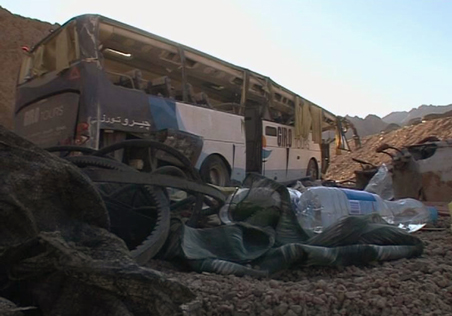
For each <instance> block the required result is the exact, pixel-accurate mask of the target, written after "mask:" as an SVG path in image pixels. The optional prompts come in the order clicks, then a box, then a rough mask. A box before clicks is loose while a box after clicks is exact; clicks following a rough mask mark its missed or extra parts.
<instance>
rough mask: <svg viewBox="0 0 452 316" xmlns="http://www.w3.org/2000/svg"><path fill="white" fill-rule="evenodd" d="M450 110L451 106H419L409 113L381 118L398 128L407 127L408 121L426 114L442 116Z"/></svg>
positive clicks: (392, 114)
mask: <svg viewBox="0 0 452 316" xmlns="http://www.w3.org/2000/svg"><path fill="white" fill-rule="evenodd" d="M451 110H452V104H449V105H425V104H423V105H421V106H420V107H418V108H414V109H412V110H411V111H409V112H407V111H401V112H392V113H389V114H388V115H386V116H385V117H383V118H382V120H383V121H384V122H386V123H388V124H390V123H395V124H398V125H400V126H403V125H407V124H408V123H409V122H410V121H412V120H414V119H417V118H423V117H424V116H426V115H428V114H443V113H446V112H448V111H451Z"/></svg>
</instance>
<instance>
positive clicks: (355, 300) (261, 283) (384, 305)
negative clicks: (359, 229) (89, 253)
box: [149, 218, 452, 316]
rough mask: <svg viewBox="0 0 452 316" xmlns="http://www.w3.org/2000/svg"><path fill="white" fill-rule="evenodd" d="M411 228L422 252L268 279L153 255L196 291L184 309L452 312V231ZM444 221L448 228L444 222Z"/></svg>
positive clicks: (285, 313)
mask: <svg viewBox="0 0 452 316" xmlns="http://www.w3.org/2000/svg"><path fill="white" fill-rule="evenodd" d="M437 227H439V228H444V230H440V231H419V232H416V233H414V234H416V236H418V237H420V238H421V239H422V240H423V241H424V243H425V252H424V255H423V256H422V257H420V258H415V259H408V260H406V259H404V260H399V261H394V262H385V263H383V264H380V263H375V264H373V265H371V266H365V267H356V266H350V267H342V268H330V267H304V268H303V267H294V268H293V269H290V270H288V271H285V272H284V273H282V274H281V275H278V276H274V277H273V278H270V279H253V278H250V277H235V276H222V275H215V274H209V273H203V274H198V273H194V272H180V271H179V270H178V269H176V267H175V266H174V265H172V264H169V263H167V262H159V261H152V262H151V263H150V264H149V265H150V266H151V267H152V268H155V269H157V270H161V271H163V272H165V273H167V274H168V275H170V276H171V277H173V278H176V279H178V280H179V281H181V282H182V283H184V284H186V285H187V286H189V287H190V289H192V290H193V291H194V292H195V293H196V294H197V296H198V298H197V302H196V304H194V305H193V307H194V308H195V310H196V311H195V310H193V311H192V312H189V313H187V314H188V315H209V316H211V315H233V316H242V315H243V316H245V315H264V316H265V315H268V316H270V315H275V316H296V315H400V316H402V315H410V316H411V315H452V233H451V231H450V221H449V218H444V219H443V218H441V219H440V220H439V223H438V224H437ZM446 227H448V228H446Z"/></svg>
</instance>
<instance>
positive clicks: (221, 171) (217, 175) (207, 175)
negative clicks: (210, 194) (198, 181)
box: [199, 155, 230, 187]
mask: <svg viewBox="0 0 452 316" xmlns="http://www.w3.org/2000/svg"><path fill="white" fill-rule="evenodd" d="M199 173H200V175H201V178H202V180H204V181H205V182H207V183H211V184H214V185H218V186H220V187H226V186H228V185H229V181H230V175H229V170H228V167H227V166H226V164H225V163H224V161H223V160H222V159H221V158H220V157H219V156H217V155H211V156H209V157H207V158H206V160H204V162H203V163H202V166H201V169H200V170H199Z"/></svg>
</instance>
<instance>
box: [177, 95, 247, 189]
mask: <svg viewBox="0 0 452 316" xmlns="http://www.w3.org/2000/svg"><path fill="white" fill-rule="evenodd" d="M176 116H177V122H178V125H179V129H180V130H182V131H186V132H189V133H193V134H195V135H199V136H201V137H203V139H204V145H203V150H202V153H201V156H200V157H199V160H198V163H197V164H196V167H197V168H200V167H201V165H202V163H203V161H204V160H205V159H206V158H207V157H208V156H209V155H212V154H216V155H219V156H221V157H223V158H224V159H225V160H226V161H227V163H228V165H229V166H228V167H229V168H230V169H231V179H234V180H237V181H242V180H243V179H244V178H245V166H246V160H245V157H246V156H245V155H246V153H245V125H244V124H245V123H244V118H243V117H242V116H239V115H234V114H229V113H225V112H220V111H216V110H211V109H207V108H203V107H199V106H191V105H187V104H184V103H176Z"/></svg>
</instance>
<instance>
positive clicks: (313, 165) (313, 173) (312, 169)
mask: <svg viewBox="0 0 452 316" xmlns="http://www.w3.org/2000/svg"><path fill="white" fill-rule="evenodd" d="M306 176H307V177H311V178H312V179H315V180H316V179H318V178H319V168H318V167H317V161H315V159H314V158H312V159H311V160H309V163H308V168H307V169H306Z"/></svg>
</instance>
